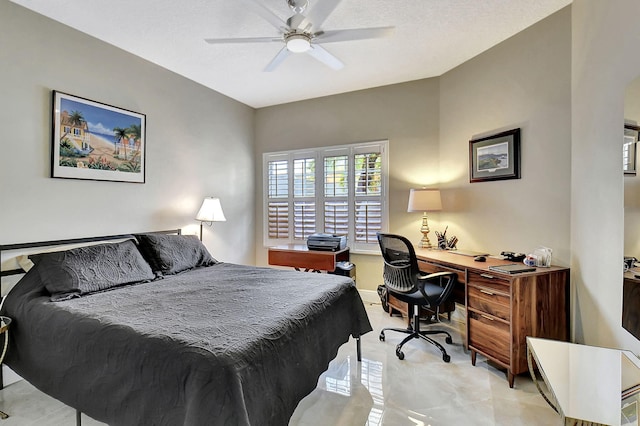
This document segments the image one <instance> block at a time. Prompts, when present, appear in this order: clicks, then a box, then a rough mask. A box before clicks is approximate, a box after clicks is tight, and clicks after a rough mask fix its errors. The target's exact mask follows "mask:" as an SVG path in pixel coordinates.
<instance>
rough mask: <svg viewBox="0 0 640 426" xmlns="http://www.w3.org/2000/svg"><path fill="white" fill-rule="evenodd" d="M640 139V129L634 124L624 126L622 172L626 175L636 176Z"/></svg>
mask: <svg viewBox="0 0 640 426" xmlns="http://www.w3.org/2000/svg"><path fill="white" fill-rule="evenodd" d="M639 137H640V127H639V126H636V125H633V124H625V125H624V136H623V140H622V170H623V172H624V174H625V175H635V174H636V157H637V154H636V147H637V142H638V140H639Z"/></svg>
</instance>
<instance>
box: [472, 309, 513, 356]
mask: <svg viewBox="0 0 640 426" xmlns="http://www.w3.org/2000/svg"><path fill="white" fill-rule="evenodd" d="M468 315H469V317H468V321H469V327H468V329H469V346H471V347H473V348H476V349H477V350H479V351H481V352H483V353H485V354H487V355H490V356H492V357H494V358H495V359H497V360H498V361H500V362H503V363H504V364H506V365H509V362H510V356H509V355H510V353H511V345H510V332H509V324H505V323H503V322H502V321H499V320H497V319H493V318H491V317H489V316H488V315H482V314H479V313H477V312H472V311H469V314H468Z"/></svg>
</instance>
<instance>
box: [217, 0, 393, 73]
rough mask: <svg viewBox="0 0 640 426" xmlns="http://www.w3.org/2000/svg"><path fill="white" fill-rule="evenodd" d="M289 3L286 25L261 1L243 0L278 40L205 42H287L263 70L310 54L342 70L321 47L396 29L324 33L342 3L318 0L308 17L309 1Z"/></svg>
mask: <svg viewBox="0 0 640 426" xmlns="http://www.w3.org/2000/svg"><path fill="white" fill-rule="evenodd" d="M286 1H287V4H288V5H289V8H291V10H292V11H293V13H294V14H293V15H292V16H290V17H289V18H288V19H287V21H286V22H285V21H283V20H282V19H280V17H279V16H277V15H276V14H275V13H273V12H272V11H271V10H269V9H268V8H267V7H266V6H264V4H262V1H261V0H243V3H244V4H246V5H247V6H249V7H250V8H251V9H253V11H254V12H256V13H257V14H258V15H260V16H261V17H262V18H264V19H265V20H266V21H267V22H269V23H270V24H271V25H273V26H274V27H276V29H277V30H278V31H279V32H280V33H281V35H280V36H279V37H243V38H207V39H205V41H206V42H207V43H210V44H224V43H271V42H280V43H284V44H285V46H284V47H283V48H282V49H281V50H280V52H278V53H277V54H276V56H275V57H274V58H273V59H272V60H271V62H269V64H267V66H266V67H265V69H264V71H273V70H275V69H276V68H277V67H278V65H280V64H281V63H282V62H283V61H284V60H285V59H286V58H287V57H288V56H289V55H291V54H292V53H308V54H309V55H311V56H312V57H314V58H315V59H317V60H318V61H320V62H322V63H323V64H325V65H327V66H329V67H330V68H333V69H334V70H339V69H341V68H342V67H344V63H342V61H340V59H338V58H336V57H335V56H334V55H332V54H331V53H329V52H328V51H327V50H326V49H324V48H323V47H322V46H320V44H322V43H335V42H340V41H352V40H365V39H371V38H379V37H386V36H388V35H390V34H391V33H392V32H393V29H394V27H375V28H356V29H346V30H329V31H323V30H322V29H321V26H322V24H323V23H324V21H325V20H326V19H327V18H328V17H329V15H330V14H331V12H333V10H334V9H335V8H336V6H337V5H338V3H340V1H341V0H316V4H315V6H314V7H313V8H311V9H310V10H309V12H308V13H307V14H306V15H304V14H303V13H304V12H305V11H306V10H307V7H308V6H309V0H286Z"/></svg>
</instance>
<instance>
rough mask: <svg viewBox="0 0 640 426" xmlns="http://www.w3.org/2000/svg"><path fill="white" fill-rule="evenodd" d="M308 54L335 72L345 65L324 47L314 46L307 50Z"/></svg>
mask: <svg viewBox="0 0 640 426" xmlns="http://www.w3.org/2000/svg"><path fill="white" fill-rule="evenodd" d="M285 49H286V47H285ZM307 53H308V54H309V55H311V56H313V57H314V58H316V59H317V60H319V61H320V62H322V63H323V64H325V65H326V66H328V67H329V68H333V69H334V70H339V69H342V68H343V67H344V64H343V63H342V61H341V60H340V59H338V58H336V57H335V56H333V55H332V54H331V53H329V52H327V51H326V50H325V49H324V48H323V47H320V46H318V45H313V44H312V45H311V48H310V49H309V50H307Z"/></svg>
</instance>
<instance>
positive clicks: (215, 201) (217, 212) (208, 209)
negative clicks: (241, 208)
mask: <svg viewBox="0 0 640 426" xmlns="http://www.w3.org/2000/svg"><path fill="white" fill-rule="evenodd" d="M196 220H199V221H202V222H226V221H227V218H226V217H224V212H223V211H222V205H221V204H220V198H213V197H207V198H205V199H204V201H203V202H202V206H201V207H200V210H198V214H197V215H196Z"/></svg>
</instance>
